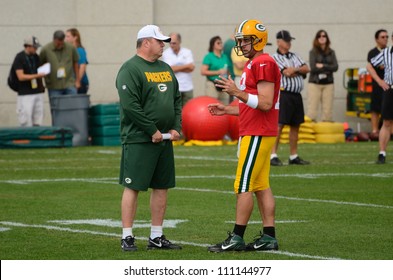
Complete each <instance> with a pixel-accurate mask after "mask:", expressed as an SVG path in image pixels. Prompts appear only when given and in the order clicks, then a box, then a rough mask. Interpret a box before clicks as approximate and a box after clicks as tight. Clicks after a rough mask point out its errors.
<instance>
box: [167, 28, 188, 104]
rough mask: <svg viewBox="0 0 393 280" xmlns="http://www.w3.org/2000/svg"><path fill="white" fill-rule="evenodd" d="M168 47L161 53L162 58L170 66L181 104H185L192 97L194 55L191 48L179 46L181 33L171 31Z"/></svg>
mask: <svg viewBox="0 0 393 280" xmlns="http://www.w3.org/2000/svg"><path fill="white" fill-rule="evenodd" d="M169 36H170V37H171V42H170V43H169V45H170V48H167V49H166V50H165V51H164V53H163V54H162V60H163V61H164V62H166V63H168V64H169V66H171V68H172V70H173V72H175V76H176V78H177V81H178V82H179V90H180V93H181V97H182V105H183V106H184V105H186V103H187V102H188V101H190V100H191V99H192V98H193V97H194V85H193V83H192V72H193V71H194V69H195V64H194V57H193V55H192V52H191V50H189V49H187V48H183V47H182V46H181V35H180V34H179V33H171V34H170V35H169Z"/></svg>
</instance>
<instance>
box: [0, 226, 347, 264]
mask: <svg viewBox="0 0 393 280" xmlns="http://www.w3.org/2000/svg"><path fill="white" fill-rule="evenodd" d="M0 224H3V225H6V226H10V227H24V228H42V229H47V230H58V231H66V232H72V233H87V234H92V235H103V236H110V237H117V238H121V234H116V233H109V232H99V231H92V230H79V229H71V228H63V227H56V226H48V225H28V224H23V223H17V222H7V221H0ZM135 239H137V240H146V241H147V240H148V238H147V237H136V238H135ZM172 241H173V242H174V243H178V244H183V245H190V246H195V247H204V248H207V247H208V246H210V245H211V244H201V243H194V242H186V241H176V240H172ZM264 252H266V253H275V254H279V255H285V256H289V257H301V258H306V259H318V260H340V259H339V258H332V257H322V256H312V255H303V254H297V253H291V252H286V251H275V252H270V251H269V252H268V251H264Z"/></svg>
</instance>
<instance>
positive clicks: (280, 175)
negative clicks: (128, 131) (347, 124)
mask: <svg viewBox="0 0 393 280" xmlns="http://www.w3.org/2000/svg"><path fill="white" fill-rule="evenodd" d="M236 149H237V147H236V146H219V147H196V146H192V147H184V146H176V147H175V158H176V177H177V187H176V188H175V189H173V190H171V191H170V192H169V201H168V209H167V213H166V217H165V224H164V233H165V235H166V236H167V238H168V239H169V240H171V241H173V242H175V243H178V244H181V245H182V246H183V250H180V251H147V250H146V245H147V238H148V236H149V233H150V228H149V227H150V211H149V192H147V193H141V194H140V197H139V205H138V211H137V216H136V222H135V226H134V234H135V235H136V244H137V246H138V251H136V252H122V251H121V249H120V238H121V222H120V214H121V213H120V200H121V195H122V187H121V186H120V185H118V183H117V177H118V171H119V161H120V151H121V149H120V147H97V146H96V147H76V148H64V149H18V150H17V149H1V150H0V247H1V250H0V259H2V260H37V259H40V260H53V259H59V260H68V259H76V260H98V259H102V260H128V259H139V260H153V259H155V260H158V259H166V260H194V259H198V260H210V259H217V260H221V259H222V260H225V259H233V260H235V259H253V260H256V259H262V260H292V259H297V260H309V259H311V260H314V259H316V260H319V259H322V260H330V259H343V260H346V259H349V260H360V259H364V260H380V259H385V260H391V259H392V257H393V242H392V232H393V223H392V221H393V156H392V155H393V151H392V148H391V147H389V150H388V157H387V161H388V162H387V164H385V165H377V164H375V160H376V156H377V152H378V143H376V142H368V143H345V144H335V145H331V144H303V145H300V146H299V154H300V156H301V157H302V158H304V159H306V160H310V161H311V163H312V164H311V165H310V166H288V165H287V157H288V145H281V146H280V150H279V155H280V156H281V159H282V160H283V161H284V162H285V166H282V167H272V169H271V180H270V183H271V187H272V189H273V193H274V195H275V198H276V220H277V221H276V222H277V224H276V234H277V239H278V241H279V246H280V250H279V251H277V252H251V253H250V252H240V253H239V252H237V253H235V252H227V253H221V254H217V253H209V252H208V251H207V248H206V247H207V246H208V245H211V244H215V243H218V242H221V241H223V240H224V239H226V237H227V231H232V229H233V223H234V219H235V218H234V217H235V216H234V215H235V195H234V194H233V191H232V188H233V180H234V174H235V169H236V163H237V159H236ZM260 229H261V224H260V219H259V214H258V209H257V206H256V205H255V206H254V211H253V214H252V216H251V219H250V223H249V225H248V227H247V230H246V234H245V241H246V243H248V242H251V241H252V240H253V238H254V237H255V235H257V234H258V232H259V230H260Z"/></svg>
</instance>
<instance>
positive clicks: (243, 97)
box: [208, 20, 281, 252]
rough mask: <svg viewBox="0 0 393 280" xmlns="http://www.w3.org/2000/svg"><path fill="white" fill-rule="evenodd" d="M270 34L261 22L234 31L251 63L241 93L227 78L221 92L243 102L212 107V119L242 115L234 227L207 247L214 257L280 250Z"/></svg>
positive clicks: (275, 74)
mask: <svg viewBox="0 0 393 280" xmlns="http://www.w3.org/2000/svg"><path fill="white" fill-rule="evenodd" d="M267 37H268V31H267V29H266V27H265V25H263V23H262V22H260V21H258V20H245V21H243V22H242V23H241V24H240V25H239V27H238V28H237V29H236V33H235V38H236V50H237V53H238V54H239V55H244V56H245V57H247V58H248V59H249V61H248V62H247V64H246V66H245V67H244V72H243V74H242V77H243V79H242V80H241V83H240V88H238V87H237V86H236V85H235V82H234V81H233V80H232V79H231V78H230V77H229V78H228V79H227V78H225V77H224V76H220V80H218V81H217V85H218V87H220V88H222V89H223V92H224V93H226V94H229V95H232V96H235V97H236V98H238V99H239V105H238V106H231V105H226V106H225V105H223V104H220V103H216V104H210V105H209V106H208V108H209V111H210V113H211V114H212V115H213V116H222V115H239V135H240V136H241V139H240V141H239V156H238V157H239V161H238V166H237V171H236V179H235V182H234V192H235V194H236V221H235V225H234V229H233V232H229V233H228V238H227V239H225V240H224V241H223V242H221V243H218V244H216V245H213V246H209V247H208V250H209V251H210V252H226V251H242V250H246V251H266V250H278V242H277V239H276V233H275V200H274V196H273V193H272V190H271V188H270V184H269V173H270V162H269V158H270V152H271V149H272V147H273V145H274V142H275V139H276V136H277V129H278V127H277V122H278V109H279V108H278V95H279V92H280V76H281V74H280V71H279V69H278V67H277V64H276V63H275V61H274V60H273V58H272V57H271V56H270V55H268V54H265V53H264V52H263V49H264V47H265V45H266V43H267ZM254 195H255V197H256V200H257V203H258V208H259V213H260V216H261V222H262V223H261V224H262V226H263V229H262V231H261V232H260V234H259V235H258V236H257V237H256V238H255V239H254V241H253V242H251V243H249V244H247V245H245V242H244V239H243V236H244V233H245V230H246V227H247V224H248V222H249V219H250V216H251V214H252V211H253V207H254V201H253V196H254Z"/></svg>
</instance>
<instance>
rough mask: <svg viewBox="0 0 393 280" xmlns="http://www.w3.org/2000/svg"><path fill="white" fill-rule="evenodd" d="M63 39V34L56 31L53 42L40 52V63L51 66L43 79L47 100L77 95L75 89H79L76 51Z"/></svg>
mask: <svg viewBox="0 0 393 280" xmlns="http://www.w3.org/2000/svg"><path fill="white" fill-rule="evenodd" d="M64 39H65V34H64V32H63V31H62V30H57V31H56V32H55V33H54V34H53V41H52V42H50V43H48V44H46V45H45V46H44V47H43V48H42V50H41V52H40V60H41V63H42V64H44V63H46V62H49V63H50V65H51V72H50V73H49V75H47V76H46V77H45V84H46V87H47V88H48V92H49V98H51V97H53V96H56V95H66V94H77V88H79V87H80V78H79V68H78V60H79V56H78V51H77V50H76V48H75V47H74V46H72V45H71V44H69V43H66V42H65V41H64Z"/></svg>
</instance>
